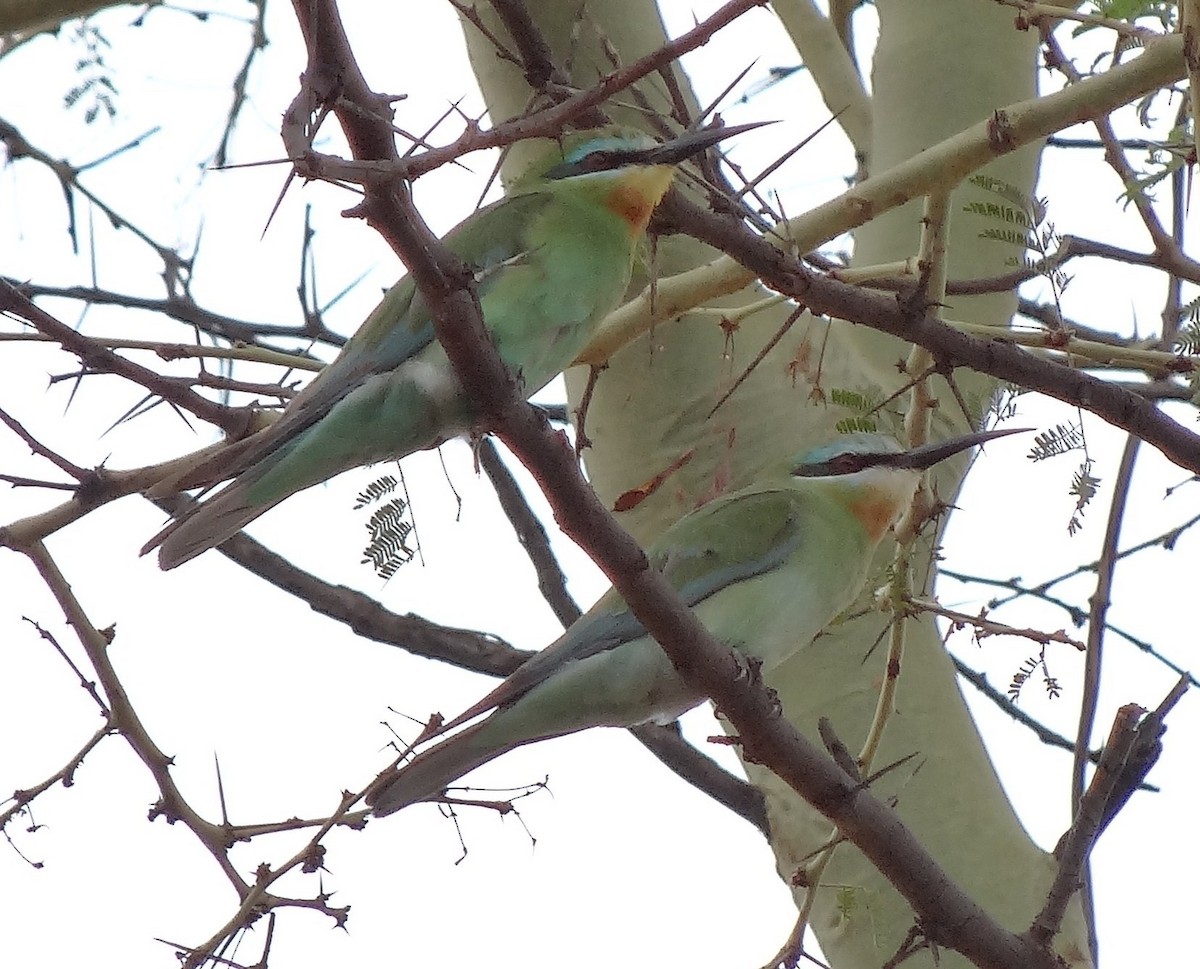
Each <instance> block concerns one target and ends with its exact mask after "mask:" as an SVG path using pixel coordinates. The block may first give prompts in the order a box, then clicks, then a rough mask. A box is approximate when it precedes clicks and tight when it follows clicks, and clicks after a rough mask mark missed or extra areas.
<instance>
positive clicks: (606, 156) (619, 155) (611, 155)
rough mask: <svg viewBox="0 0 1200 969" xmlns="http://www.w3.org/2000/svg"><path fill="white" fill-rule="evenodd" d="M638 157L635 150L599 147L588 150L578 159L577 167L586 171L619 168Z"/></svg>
mask: <svg viewBox="0 0 1200 969" xmlns="http://www.w3.org/2000/svg"><path fill="white" fill-rule="evenodd" d="M638 157H639V155H638V153H637V152H632V151H613V150H611V149H600V150H598V151H593V152H589V153H588V154H587V155H584V156H583V158H581V159H579V167H580V169H582V170H583V171H586V172H601V171H607V170H608V169H611V168H620V167H621V166H622V165H624V164H625V163H627V162H631V161H635V160H636V159H637V158H638Z"/></svg>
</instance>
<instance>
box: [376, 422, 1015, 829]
mask: <svg viewBox="0 0 1200 969" xmlns="http://www.w3.org/2000/svg"><path fill="white" fill-rule="evenodd" d="M1013 433H1017V432H1016V431H1015V430H1004V431H990V432H983V433H978V434H970V435H967V436H966V437H960V438H956V439H954V440H950V441H946V442H943V443H940V444H930V445H925V446H924V447H919V448H915V449H913V450H911V451H902V450H901V449H900V447H899V446H898V445H897V444H896V442H895V441H894V440H892V439H891V438H888V437H884V436H882V435H877V434H851V435H847V436H846V437H844V438H841V439H840V440H838V441H836V442H835V443H833V444H831V445H827V446H824V447H821V448H818V449H816V450H814V451H811V452H809V453H808V454H806V455H805V456H804V457H803V458H802V459H801V460H800V462H799V463H798V464H797V463H795V462H794V461H793V462H789V466H788V467H786V468H784V469H782V473H781V475H780V476H779V477H778V478H775V479H771V480H765V481H764V482H762V483H760V484H755V485H752V486H750V487H747V488H744V489H742V490H741V491H737V492H734V493H733V494H731V495H728V496H726V497H723V498H718V499H716V500H715V501H712V502H710V503H709V504H707V505H704V506H703V507H702V508H700V509H698V510H697V511H694V512H691V513H690V514H688V515H685V516H684V517H683V518H681V519H680V520H679V521H678V522H676V523H675V524H674V525H672V526H671V527H670V528H669V529H667V531H666V532H664V533H663V534H662V536H661V537H660V538H659V539H658V541H656V542H655V543H654V544H653V545H652V546H651V547H650V548H649V549H647V553H648V555H649V559H650V565H651V568H655V569H658V570H659V571H660V572H662V574H663V575H664V576H666V578H667V579H668V580H669V581H670V583H671V585H673V586H674V587H675V589H676V590H677V591H678V592H679V595H680V598H682V599H683V601H684V602H685V603H686V604H687V605H688V606H689V607H691V608H692V609H694V610H695V612H696V615H697V616H698V617H699V619H700V621H701V622H703V623H704V625H705V626H706V627H707V629H708V631H709V632H711V633H712V634H713V636H715V637H716V638H717V639H719V640H721V641H722V642H725V643H727V644H728V645H730V646H733V647H736V648H738V649H740V650H742V651H743V652H745V653H746V654H748V655H749V656H752V657H753V658H755V659H757V660H759V661H760V662H761V664H762V668H763V670H764V671H765V672H770V671H771V670H772V669H774V668H775V667H776V666H778V665H779V664H780V663H782V662H783V661H784V660H786V659H788V658H789V657H790V656H792V655H793V654H795V653H796V652H797V651H798V650H800V649H802V648H804V647H805V646H807V645H808V644H809V643H810V642H812V640H813V639H814V638H815V637H816V636H817V634H818V633H820V631H821V630H822V629H823V628H825V626H826V625H828V624H829V623H830V622H831V621H832V620H833V619H834V618H836V617H837V616H838V614H839V613H841V612H842V611H843V610H844V609H846V608H847V607H848V606H849V605H850V604H851V603H852V602H853V601H854V599H855V598H856V597H857V596H858V594H859V592H860V591H861V590H862V587H863V585H864V583H865V582H866V579H867V574H868V570H869V568H870V565H871V561H872V559H873V557H874V555H875V550H876V548H877V547H878V546H879V543H880V541H881V539H882V538H883V536H884V534H885V533H886V532H887V530H888V528H889V527H890V526H891V525H892V523H893V522H894V521H895V520H896V519H897V518H898V517H899V516H900V515H901V514H902V513H903V512H904V510H905V509H906V508H907V507H908V506H909V503H910V502H911V501H912V498H913V494H914V492H915V491H916V488H917V483H918V481H919V480H920V477H921V473H922V471H923V470H924V469H926V468H929V467H931V466H932V465H934V464H936V463H937V462H938V461H941V460H943V459H945V458H948V457H950V456H951V455H953V454H957V453H958V452H959V451H962V450H964V449H966V448H969V447H972V446H974V445H976V444H981V443H983V442H984V441H988V440H991V439H992V438H994V437H999V436H1002V435H1005V434H1013ZM703 699H704V697H703V695H702V694H700V693H698V692H696V690H694V689H693V688H692V687H690V686H689V685H688V684H687V683H685V682H684V681H683V679H681V678H680V676H679V674H678V673H677V672H676V671H675V667H674V666H672V665H671V661H670V660H669V659H668V658H667V655H666V653H664V652H663V651H662V649H660V648H659V646H658V644H657V643H655V642H654V640H653V639H651V638H650V637H649V636H648V635H647V634H646V632H645V630H644V629H643V628H642V625H641V623H639V622H638V620H637V619H636V618H635V617H634V616H633V614H632V613H631V612H630V611H629V608H628V607H627V606H626V605H625V603H624V601H622V599H621V597H620V596H619V595H618V593H617V592H616V591H615V590H613V589H610V590H609V591H608V592H606V593H605V594H604V595H603V596H601V598H600V600H599V601H598V602H597V603H596V604H595V605H594V606H593V607H592V608H591V609H589V610H588V612H587V613H586V614H585V615H583V616H582V617H580V619H579V620H577V621H576V622H575V623H573V624H572V625H571V628H570V629H568V630H567V631H566V632H565V633H563V635H562V636H561V637H559V639H557V640H556V641H555V642H554V643H552V644H551V645H550V646H548V647H547V648H546V649H544V650H542V651H541V652H539V653H538V654H537V655H536V656H534V657H533V658H531V659H530V660H528V661H527V662H526V663H525V664H524V665H523V666H521V667H520V668H519V669H518V670H517V671H516V672H515V673H513V674H512V675H511V676H509V677H508V679H506V680H505V681H504V682H503V683H501V684H500V685H499V686H498V687H497V688H496V689H495V690H493V691H492V692H491V693H489V694H488V695H487V696H485V697H484V698H483V699H482V700H480V701H479V702H478V703H476V704H475V705H474V706H473V707H471V708H470V709H469V710H467V711H466V712H465V713H463V714H462V715H461V716H458V717H456V718H455V719H454V720H452V721H450V723H448V724H446V725H445V726H444V727H443V728H441V730H440V731H439V733H441V732H444V731H448V730H451V729H453V728H455V727H458V726H460V725H461V724H463V723H466V722H467V721H468V720H473V719H475V718H476V717H478V716H480V715H482V714H484V713H487V712H488V711H489V710H491V711H494V712H493V713H492V714H491V716H489V717H487V718H486V719H484V720H482V721H480V722H479V723H476V724H473V725H472V726H470V727H467V728H466V729H465V730H462V731H460V732H459V733H457V734H455V735H454V736H452V737H450V738H449V739H447V740H444V741H442V742H441V743H440V744H438V745H436V746H434V747H431V748H429V749H428V750H426V751H424V752H422V753H420V754H418V755H417V756H416V757H415V758H414V759H413V760H412V761H410V762H409V763H408V764H406V765H404V766H403V767H401V768H399V769H398V770H391V771H388V772H387V773H385V774H384V775H382V776H381V777H380V778H379V780H377V781H376V782H375V784H374V785H373V786H372V789H371V790H370V791H369V792H368V794H367V803H368V804H369V805H370V806H371V808H372V809H373V811H374V813H375V814H391V813H392V812H393V811H398V810H399V809H400V808H402V807H405V806H407V805H409V804H412V803H413V802H415V801H421V800H425V799H427V798H432V797H437V796H438V795H440V794H441V793H442V791H443V790H444V789H445V788H446V785H448V784H450V783H451V782H453V781H455V780H457V779H458V778H459V777H461V776H462V775H463V774H466V773H467V772H468V771H470V770H473V769H474V768H476V767H478V766H480V765H481V764H485V763H487V762H488V761H490V760H492V759H493V758H494V757H498V756H500V755H501V754H503V753H505V752H507V751H509V750H512V749H513V748H514V747H519V746H521V745H523V744H527V743H532V742H534V741H538V740H546V739H548V738H550V737H558V736H562V735H563V734H568V733H574V732H575V731H578V730H586V729H587V728H589V727H632V726H635V725H637V724H640V723H648V722H651V721H655V722H658V723H669V722H670V721H672V720H674V719H675V718H676V717H678V716H679V715H680V714H682V713H683V712H684V711H686V710H689V709H691V708H692V707H694V706H695V705H696V704H698V703H700V702H701V700H703Z"/></svg>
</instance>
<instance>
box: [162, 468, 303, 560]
mask: <svg viewBox="0 0 1200 969" xmlns="http://www.w3.org/2000/svg"><path fill="white" fill-rule="evenodd" d="M256 481H257V476H250V475H243V476H242V477H241V478H238V479H237V480H236V481H234V482H233V483H232V484H230V485H229V486H228V487H226V488H224V489H223V490H222V491H219V492H217V494H215V495H213V496H212V497H211V498H209V499H208V500H207V501H205V502H204V503H203V504H200V505H197V506H195V507H194V508H193V509H192V510H191V511H190V512H188V513H187V514H185V515H184V516H183V517H182V518H179V519H176V520H175V521H173V522H171V523H170V524H169V525H167V527H166V528H164V529H163V530H162V531H160V532H159V533H158V534H157V535H155V536H154V537H153V538H151V539H150V541H148V542H147V543H146V544H145V545H144V546H142V554H143V555H145V554H146V553H147V552H149V551H151V550H152V549H154V548H158V564H159V566H160V567H162V568H163V569H164V570H165V569H173V568H175V567H176V566H177V565H182V564H183V563H184V562H188V561H190V560H191V559H194V558H195V557H196V556H197V555H199V554H200V553H201V552H206V551H208V550H209V549H210V548H215V547H216V546H218V545H220V544H221V543H222V542H224V541H225V540H226V539H228V538H231V537H232V536H234V535H236V534H237V533H238V532H240V531H241V530H242V529H243V528H245V527H246V526H247V525H249V524H250V522H252V521H254V519H256V518H257V517H258V516H259V515H261V514H263V513H264V512H266V511H267V510H268V509H270V508H274V507H275V506H276V505H277V504H279V502H281V501H283V499H284V498H287V497H288V496H289V495H290V494H291V493H292V492H287V493H285V494H281V495H279V497H277V498H275V499H274V500H270V501H265V502H253V501H251V500H250V497H249V492H250V489H251V488H252V487H253V486H254V484H255V483H256Z"/></svg>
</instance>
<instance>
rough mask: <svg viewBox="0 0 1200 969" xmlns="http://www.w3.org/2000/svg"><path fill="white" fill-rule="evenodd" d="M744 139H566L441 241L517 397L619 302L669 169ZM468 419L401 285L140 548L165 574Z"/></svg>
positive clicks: (557, 368)
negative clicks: (219, 486) (554, 157)
mask: <svg viewBox="0 0 1200 969" xmlns="http://www.w3.org/2000/svg"><path fill="white" fill-rule="evenodd" d="M755 127H758V125H756V124H748V125H738V126H734V127H729V128H713V129H707V130H702V131H697V132H692V133H690V134H685V135H683V136H681V137H679V138H676V139H675V140H673V141H669V142H666V143H665V144H658V143H656V142H655V141H653V139H651V138H649V137H647V136H646V135H644V134H641V133H640V132H634V131H631V130H627V129H617V128H611V129H601V130H600V131H592V132H586V133H583V134H578V135H573V136H569V137H568V138H567V139H565V141H564V151H563V154H562V156H561V160H558V161H557V163H554V164H553V165H552V167H548V168H544V169H543V170H542V171H541V172H540V173H538V174H536V175H530V176H528V177H526V178H525V179H523V180H522V182H521V183H520V184H519V185H518V186H517V187H516V188H515V189H514V191H513V192H512V193H511V194H510V195H508V196H506V197H505V198H503V199H501V200H500V201H498V202H496V203H494V204H492V205H489V206H487V207H486V208H483V209H480V210H479V211H478V212H476V213H475V214H474V215H472V216H471V217H470V218H468V219H466V220H465V221H464V222H462V223H461V224H460V225H458V226H457V227H456V228H454V229H452V230H451V231H450V233H449V234H448V235H447V236H446V239H445V241H446V244H447V246H449V248H450V249H451V250H452V251H453V252H454V253H455V254H457V255H458V256H459V257H460V258H461V259H462V260H463V261H464V262H466V263H467V264H468V265H469V266H471V267H472V268H473V269H474V270H475V272H476V288H477V291H478V294H479V300H480V305H481V307H482V309H483V317H484V320H485V322H486V324H487V326H488V328H489V329H490V331H491V333H492V335H493V336H494V338H495V340H496V346H497V348H498V350H499V352H500V356H501V357H502V358H503V360H504V363H505V364H506V365H507V366H508V368H509V369H510V370H511V371H513V372H514V373H516V374H518V375H519V376H520V378H521V380H522V382H523V384H524V388H525V390H526V392H527V393H529V394H532V393H535V392H536V391H537V390H539V389H540V388H541V387H543V386H544V385H545V384H546V383H547V382H548V381H550V380H551V379H552V378H553V377H554V376H555V375H556V374H558V373H560V372H561V371H562V370H564V369H565V368H566V367H567V366H568V365H569V364H570V363H571V361H572V360H573V359H574V358H575V357H576V356H577V355H578V354H579V352H580V351H581V350H582V349H583V348H584V346H586V345H587V342H588V340H590V339H591V337H592V334H593V333H594V332H595V329H596V326H597V324H598V323H599V322H600V321H601V320H602V319H603V318H604V317H605V316H606V315H608V313H609V312H611V311H612V310H613V309H614V308H615V307H616V306H617V304H618V303H619V302H620V300H621V299H622V297H623V296H624V295H625V291H626V289H627V287H628V286H629V278H630V274H631V271H632V266H633V260H634V256H635V254H636V252H637V248H638V245H639V244H640V242H641V240H642V238H643V237H644V234H645V231H646V225H647V223H648V222H649V221H650V215H651V213H653V211H654V208H655V206H656V205H658V203H659V201H660V200H661V199H662V197H663V195H664V194H665V193H666V191H667V189H668V187H670V184H671V179H672V176H673V175H674V172H675V166H676V165H678V164H679V163H680V162H681V161H683V160H684V159H686V158H689V157H691V156H692V155H694V154H696V153H697V152H700V151H702V150H703V149H705V148H708V147H710V146H712V145H714V144H716V143H717V142H719V141H721V140H722V139H724V138H728V137H730V136H731V135H735V134H738V133H740V132H743V131H747V130H749V129H750V128H755ZM473 420H474V414H473V412H472V407H471V402H470V401H469V400H468V399H467V398H466V396H465V395H464V393H463V391H462V388H461V386H460V385H459V382H458V379H457V377H456V376H455V375H454V372H453V369H452V368H451V366H450V363H449V361H448V360H447V358H446V354H445V352H444V351H443V350H442V348H441V345H440V344H439V343H438V342H437V340H436V339H435V337H434V331H433V323H432V320H431V318H430V312H429V307H428V306H427V305H426V303H425V300H424V299H423V298H422V297H421V294H420V293H419V292H418V291H417V288H416V284H415V283H414V282H413V281H412V279H411V278H410V277H408V276H405V277H404V278H403V279H401V280H400V281H399V282H398V283H396V284H395V285H394V286H393V287H392V288H391V289H390V290H388V292H387V293H386V294H385V295H384V297H383V301H382V302H381V303H380V304H379V305H378V306H377V307H376V308H375V310H374V312H372V313H371V315H370V316H369V317H367V319H366V321H365V322H364V323H363V325H362V326H361V327H360V328H359V330H358V331H357V332H356V333H355V334H354V336H353V337H352V338H351V339H350V341H349V342H348V343H347V344H346V346H345V347H344V348H343V349H342V351H341V353H340V354H339V355H338V356H337V358H336V359H334V361H333V362H332V363H330V364H329V366H328V367H326V368H325V369H324V370H322V371H321V373H320V374H319V375H318V376H317V377H316V378H315V379H314V380H313V381H312V382H311V383H310V384H309V385H308V386H307V387H305V388H304V390H303V391H302V392H301V393H299V394H298V395H297V396H296V397H295V398H294V399H293V400H292V401H291V402H290V403H289V404H288V406H287V408H286V409H285V410H284V411H283V413H282V415H281V416H280V418H279V420H277V421H276V422H275V423H274V424H272V425H271V426H270V427H268V428H266V429H264V430H262V431H260V432H258V433H257V434H254V435H252V436H251V437H249V438H246V439H245V440H244V441H241V442H239V443H238V444H236V445H234V446H232V447H231V448H228V449H225V450H224V451H223V452H222V454H220V455H219V456H218V457H217V458H215V459H214V460H213V462H212V464H211V466H208V465H202V466H201V467H200V468H198V469H193V470H192V472H191V476H192V477H193V478H194V479H197V478H198V479H199V480H201V481H208V482H214V481H221V480H224V479H226V478H231V477H232V478H233V479H234V480H233V481H232V482H231V483H230V484H229V485H228V486H227V487H225V488H224V489H223V490H221V491H220V492H218V493H217V494H216V495H214V496H213V497H212V498H210V499H208V500H207V501H205V502H203V503H202V504H200V505H199V506H197V507H196V508H195V509H193V510H192V511H190V512H188V513H187V514H185V515H184V516H183V517H182V518H181V519H180V520H179V521H176V522H173V523H172V524H170V525H169V526H167V528H165V529H164V530H163V531H162V532H160V533H159V534H158V535H156V536H155V537H154V538H152V539H151V540H150V541H149V542H148V543H147V544H146V546H145V548H143V550H142V551H143V553H145V552H146V551H149V550H150V549H152V548H154V547H155V546H158V545H161V548H160V549H159V553H158V558H159V563H160V565H161V566H162V567H163V568H164V569H171V568H174V567H175V566H177V565H180V564H181V563H183V562H186V561H188V560H189V559H191V558H193V557H195V556H196V555H199V554H200V553H201V552H203V551H205V550H207V549H209V548H212V547H213V546H215V545H219V544H220V543H221V542H223V541H225V539H227V538H229V537H230V536H231V535H233V534H234V533H235V532H237V531H238V530H240V529H241V528H242V527H244V526H245V525H246V524H248V523H249V522H250V521H252V520H253V519H255V518H257V517H258V516H259V515H261V514H262V513H263V512H265V511H266V510H267V509H269V508H271V507H273V506H274V505H276V504H278V503H279V502H281V501H283V500H284V499H285V498H287V497H289V496H290V495H293V494H295V493H296V492H298V491H301V490H303V489H304V488H308V487H310V486H311V485H314V484H317V483H318V482H321V481H325V480H326V479H328V478H331V477H333V476H334V475H335V474H338V473H340V472H342V471H347V470H349V469H351V468H355V467H359V466H362V465H366V464H373V463H375V462H377V461H383V460H387V459H396V458H401V457H404V456H405V455H406V454H411V453H412V452H413V451H418V450H421V449H422V448H430V447H434V446H436V445H438V444H440V443H441V442H443V441H445V440H448V439H449V438H452V437H455V436H457V435H459V434H462V433H465V432H466V431H468V430H469V429H470V428H471V426H472V423H473Z"/></svg>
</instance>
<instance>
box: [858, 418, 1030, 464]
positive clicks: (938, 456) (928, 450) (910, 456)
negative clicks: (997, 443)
mask: <svg viewBox="0 0 1200 969" xmlns="http://www.w3.org/2000/svg"><path fill="white" fill-rule="evenodd" d="M1031 430H1033V428H1030V427H1006V428H1004V429H1003V430H995V431H977V432H976V433H974V434H966V435H964V436H963V437H953V438H951V439H950V440H948V441H938V442H937V443H936V444H922V445H921V446H920V447H915V448H913V449H912V450H911V451H901V452H900V453H899V454H895V455H890V454H889V455H887V456H886V457H885V459H884V460H883V461H880V462H878V463H879V464H883V465H886V466H888V467H892V468H912V469H913V470H915V471H924V470H925V469H926V468H932V467H933V466H934V465H935V464H937V463H938V462H939V461H945V460H946V458H948V457H952V456H953V455H955V454H958V452H959V451H965V450H966V449H967V448H972V447H975V446H976V445H977V444H983V443H984V442H986V441H994V440H995V439H996V438H998V437H1008V435H1009V434H1026V433H1028V432H1029V431H1031Z"/></svg>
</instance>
